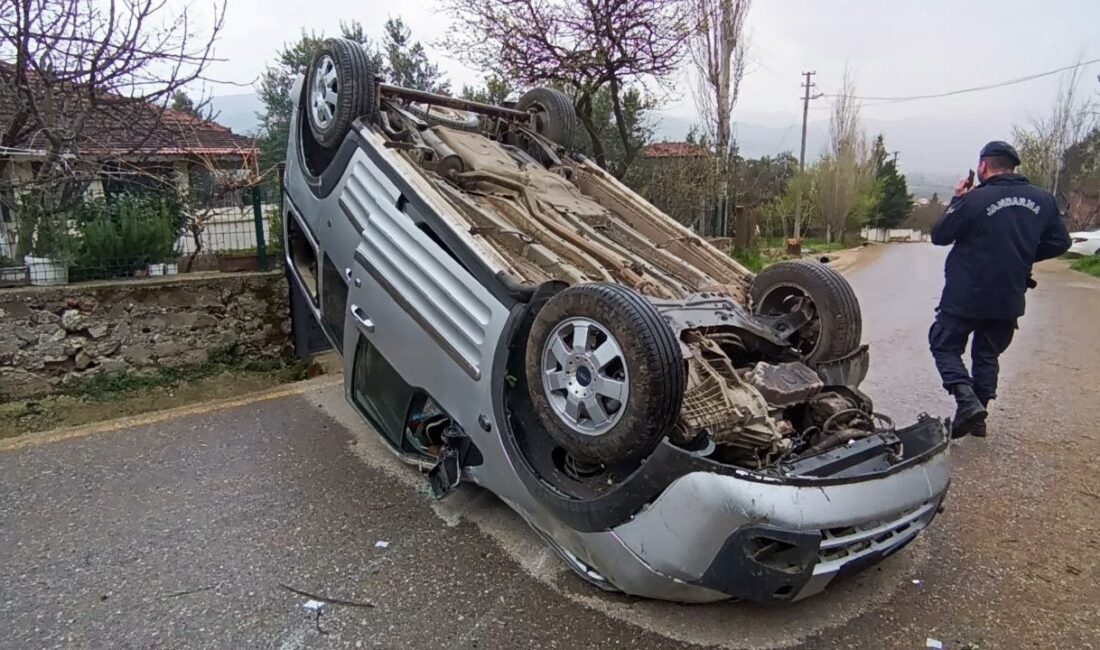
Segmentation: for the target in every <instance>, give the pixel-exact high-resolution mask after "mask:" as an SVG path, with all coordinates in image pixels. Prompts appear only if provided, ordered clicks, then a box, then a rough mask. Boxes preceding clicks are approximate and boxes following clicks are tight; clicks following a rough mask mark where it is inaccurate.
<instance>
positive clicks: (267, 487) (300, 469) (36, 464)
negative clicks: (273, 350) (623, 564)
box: [0, 245, 1100, 650]
mask: <svg viewBox="0 0 1100 650" xmlns="http://www.w3.org/2000/svg"><path fill="white" fill-rule="evenodd" d="M941 268H942V251H939V250H937V249H934V248H932V247H930V246H926V245H898V246H892V247H889V248H888V249H887V250H885V251H884V252H883V254H882V255H881V256H879V257H878V259H877V260H876V261H875V262H874V263H873V264H871V265H870V266H867V267H865V268H862V269H860V270H858V271H855V272H853V273H852V275H851V279H852V282H853V284H854V285H855V287H856V290H857V292H858V293H859V295H860V299H861V302H862V304H863V309H864V314H865V335H864V337H865V340H867V341H868V342H870V343H871V345H872V355H873V364H872V368H873V369H872V372H871V375H870V377H869V378H868V382H867V383H866V384H865V385H864V387H865V389H866V390H868V392H870V393H872V395H873V396H874V397H875V398H876V400H877V405H878V407H879V408H880V409H881V410H885V411H887V412H890V413H892V414H894V415H896V416H898V418H899V419H900V420H901V421H905V420H907V419H909V418H911V417H913V416H915V415H916V414H917V413H919V412H921V411H929V412H933V413H937V414H947V413H948V412H949V410H950V402H949V401H948V400H947V398H946V395H945V394H944V393H943V392H942V390H941V389H940V388H939V387H938V386H937V383H936V379H935V373H934V369H933V368H932V365H931V360H930V359H929V357H928V354H927V352H926V350H925V336H926V332H927V327H928V324H929V321H930V318H931V314H932V307H933V306H934V304H935V299H936V296H937V293H938V290H939V282H940V277H941ZM1036 275H1037V278H1038V280H1039V282H1040V286H1039V289H1038V290H1037V291H1035V292H1033V294H1032V295H1031V296H1030V298H1029V300H1030V303H1029V314H1028V315H1027V316H1026V317H1025V318H1024V319H1023V320H1022V321H1021V324H1020V331H1019V333H1018V335H1017V340H1016V342H1015V343H1014V345H1013V347H1012V349H1011V350H1010V351H1009V353H1008V355H1007V358H1006V359H1005V360H1004V364H1003V370H1004V376H1005V380H1004V382H1003V390H1002V391H1001V395H1002V399H1000V400H999V401H997V402H995V410H994V414H993V416H992V417H991V419H990V426H991V430H992V437H991V438H989V439H987V440H985V441H981V440H975V439H968V440H965V441H963V442H961V443H959V444H957V445H955V447H954V448H953V451H952V453H953V462H954V476H955V481H954V485H953V486H952V491H951V494H950V496H949V502H948V510H947V512H946V513H944V515H942V516H941V517H940V518H939V519H937V521H936V524H935V525H934V527H933V528H932V529H931V530H930V531H928V533H926V534H925V535H924V536H922V538H921V539H920V540H918V541H917V542H916V543H914V544H913V545H911V546H910V547H908V548H907V549H906V550H905V551H904V552H902V553H899V554H898V555H896V556H894V557H892V558H890V559H888V560H887V561H885V562H884V563H883V564H881V565H880V566H879V567H876V569H873V570H871V571H869V572H867V573H865V574H863V575H861V576H858V577H856V578H854V579H852V580H849V581H848V582H846V583H844V584H841V585H838V586H837V588H836V589H835V590H834V591H832V592H830V593H828V594H826V595H825V596H822V597H818V598H815V599H811V600H809V601H806V602H803V603H799V604H796V605H794V606H788V607H772V608H761V607H756V606H752V605H747V604H739V603H723V604H718V605H709V606H682V605H673V604H667V603H655V602H648V601H641V600H637V599H632V598H626V597H621V596H614V595H607V594H603V593H600V592H597V591H596V590H594V589H593V588H591V587H589V586H587V585H585V584H583V583H581V582H580V581H579V580H578V579H576V578H575V577H574V576H573V575H572V574H571V573H569V572H568V570H567V569H565V568H564V566H562V564H561V563H560V562H559V561H558V560H557V559H556V557H555V556H553V555H552V554H551V553H549V552H548V551H547V550H546V549H545V548H544V547H543V545H542V544H541V543H540V542H539V540H538V539H537V538H536V537H535V536H534V535H533V534H532V533H531V532H530V531H529V530H528V529H527V528H526V526H525V525H524V524H523V523H522V522H521V521H520V520H519V518H518V517H517V516H516V515H514V514H513V513H511V511H509V510H508V509H507V508H506V507H504V506H502V505H501V504H500V503H499V502H497V501H496V500H495V499H494V498H493V497H491V496H490V495H488V494H486V493H484V492H482V491H479V490H476V489H473V488H463V489H462V490H461V491H460V492H459V493H457V494H456V495H454V496H452V497H451V498H448V499H447V500H445V501H442V502H435V501H433V500H432V499H430V498H429V497H428V495H427V494H426V489H425V483H424V479H423V477H422V476H421V475H420V474H419V473H418V472H417V471H416V470H414V469H411V468H409V467H406V466H404V465H402V464H400V463H398V462H397V461H396V460H394V459H393V457H392V456H390V455H389V454H388V452H386V451H385V449H384V448H383V447H381V445H380V443H379V442H378V441H376V440H375V439H374V438H373V434H372V433H371V432H370V431H369V430H367V428H366V427H365V426H364V425H363V424H361V423H360V422H359V421H358V419H357V417H356V416H355V414H354V413H353V412H352V411H351V410H350V409H349V408H348V407H347V406H345V405H344V404H343V400H342V396H341V393H340V390H339V388H338V387H336V386H335V385H334V379H333V378H321V379H319V380H314V381H313V382H311V383H307V384H300V385H295V386H292V387H288V388H286V389H280V390H278V391H274V392H270V393H267V394H263V395H260V396H257V397H254V398H250V399H241V400H234V401H231V402H228V403H210V404H205V405H200V406H197V407H191V408H187V409H177V410H174V411H168V412H161V413H157V414H153V415H151V416H145V417H139V418H131V419H129V420H127V421H123V422H116V423H111V424H106V425H98V426H92V427H85V428H82V429H76V430H69V431H61V432H55V433H50V434H39V435H35V436H27V437H24V438H20V439H15V440H13V441H7V442H4V443H0V648H51V647H65V648H70V647H71V648H105V647H117V648H279V649H283V648H286V649H293V648H345V647H347V648H358V647H366V648H375V647H380V648H528V647H531V648H535V647H537V648H616V647H624V648H625V647H645V648H678V647H690V646H692V645H702V646H714V647H792V646H802V647H805V648H895V647H897V648H922V647H925V640H926V638H928V637H931V638H935V639H939V640H941V641H943V642H944V643H945V645H946V647H948V648H963V647H970V648H982V649H983V650H985V649H987V648H1017V647H1037V648H1056V647H1057V648H1071V647H1072V648H1090V647H1100V586H1098V585H1100V514H1098V513H1100V471H1098V470H1097V466H1098V463H1100V432H1097V429H1096V426H1095V423H1096V422H1097V421H1098V420H1100V399H1097V397H1096V387H1097V385H1100V346H1097V345H1096V344H1095V338H1096V321H1097V317H1098V316H1100V281H1096V280H1093V279H1090V278H1087V277H1084V276H1080V275H1077V274H1073V273H1071V272H1069V271H1067V270H1065V269H1064V267H1063V266H1062V265H1061V264H1060V263H1052V264H1047V265H1044V266H1042V267H1040V268H1039V269H1038V272H1037V274H1036ZM380 542H381V543H380ZM288 587H289V588H290V589H288ZM291 589H294V590H298V591H301V592H308V593H311V594H316V595H321V596H325V597H329V598H339V599H343V600H346V601H354V602H356V603H359V604H358V605H337V604H329V605H325V606H324V608H323V609H322V611H321V615H320V617H319V618H318V617H317V616H316V615H315V614H313V613H311V612H309V611H308V610H306V609H304V608H303V605H304V604H305V603H306V602H307V601H308V600H310V598H309V597H308V596H304V595H302V594H300V593H295V592H294V591H291ZM367 603H369V604H371V605H373V606H372V607H367V606H364V605H365V604H367Z"/></svg>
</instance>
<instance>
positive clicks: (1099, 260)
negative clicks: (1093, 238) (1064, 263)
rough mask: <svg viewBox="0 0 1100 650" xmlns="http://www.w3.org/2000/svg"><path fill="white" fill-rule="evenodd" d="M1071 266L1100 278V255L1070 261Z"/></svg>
mask: <svg viewBox="0 0 1100 650" xmlns="http://www.w3.org/2000/svg"><path fill="white" fill-rule="evenodd" d="M1069 268H1071V269H1073V270H1074V271H1080V272H1081V273H1088V274H1089V275H1091V276H1093V277H1094V278H1100V255H1093V256H1091V257H1082V258H1079V259H1075V260H1073V261H1072V262H1070V263H1069Z"/></svg>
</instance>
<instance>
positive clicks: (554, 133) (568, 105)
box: [516, 88, 577, 149]
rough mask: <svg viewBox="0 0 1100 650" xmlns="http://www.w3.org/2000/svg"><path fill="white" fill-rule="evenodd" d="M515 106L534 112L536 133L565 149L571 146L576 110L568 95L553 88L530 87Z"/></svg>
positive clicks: (575, 125) (575, 126) (575, 124)
mask: <svg viewBox="0 0 1100 650" xmlns="http://www.w3.org/2000/svg"><path fill="white" fill-rule="evenodd" d="M516 108H517V109H519V110H521V111H528V112H531V113H534V114H535V132H536V133H538V134H539V135H541V136H542V137H544V138H546V139H547V140H550V141H551V142H553V143H555V144H559V145H561V146H563V147H565V148H566V149H568V148H569V147H571V146H573V132H574V131H575V130H576V128H577V112H576V111H575V110H574V109H573V102H572V101H571V100H570V99H569V96H568V95H566V94H565V93H563V92H562V91H560V90H556V89H554V88H532V89H531V90H528V91H527V92H526V93H524V95H523V96H522V97H520V98H519V101H518V102H516Z"/></svg>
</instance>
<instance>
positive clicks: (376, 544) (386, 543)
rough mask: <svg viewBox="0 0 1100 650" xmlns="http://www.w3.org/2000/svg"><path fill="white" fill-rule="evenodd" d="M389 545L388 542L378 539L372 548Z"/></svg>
mask: <svg viewBox="0 0 1100 650" xmlns="http://www.w3.org/2000/svg"><path fill="white" fill-rule="evenodd" d="M389 545H390V543H389V542H387V541H385V540H381V539H380V540H378V541H377V542H375V543H374V548H386V547H388V546H389Z"/></svg>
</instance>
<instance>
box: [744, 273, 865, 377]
mask: <svg viewBox="0 0 1100 650" xmlns="http://www.w3.org/2000/svg"><path fill="white" fill-rule="evenodd" d="M751 293H752V301H753V306H754V309H755V311H756V313H758V314H760V315H762V316H771V317H785V316H793V317H796V320H794V321H792V322H798V323H801V325H800V326H798V327H797V331H795V332H793V333H791V334H790V336H789V337H788V340H789V341H790V342H791V344H792V345H794V346H795V347H796V348H798V351H799V352H801V353H802V355H803V357H804V358H805V359H806V361H807V363H810V364H813V363H817V362H822V361H831V360H834V359H839V358H842V357H845V356H847V355H849V354H851V353H852V352H854V351H855V350H856V349H857V348H859V343H860V338H861V337H862V336H863V316H862V314H861V313H860V310H859V301H858V300H857V299H856V294H855V292H854V291H852V285H850V284H848V281H847V280H845V279H844V276H842V275H840V274H839V273H837V272H836V271H835V270H833V269H832V268H830V267H828V266H826V265H824V264H821V263H819V262H811V261H809V260H790V261H786V262H779V263H778V264H773V265H772V266H769V267H768V268H766V269H764V270H763V271H761V272H760V273H759V274H758V275H757V276H756V277H755V278H754V279H753V282H752V289H751Z"/></svg>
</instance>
